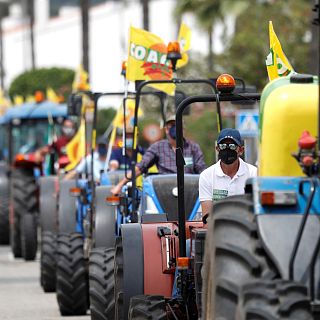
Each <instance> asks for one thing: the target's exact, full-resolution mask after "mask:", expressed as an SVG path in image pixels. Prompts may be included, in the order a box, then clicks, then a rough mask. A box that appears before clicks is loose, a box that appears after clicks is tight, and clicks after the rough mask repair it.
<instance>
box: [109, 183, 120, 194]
mask: <svg viewBox="0 0 320 320" xmlns="http://www.w3.org/2000/svg"><path fill="white" fill-rule="evenodd" d="M121 188H122V186H121V185H119V184H117V185H116V186H114V187H112V188H111V190H110V192H111V193H112V194H113V195H114V196H115V195H117V194H119V193H120V192H121Z"/></svg>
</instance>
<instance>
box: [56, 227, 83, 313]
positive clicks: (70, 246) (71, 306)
mask: <svg viewBox="0 0 320 320" xmlns="http://www.w3.org/2000/svg"><path fill="white" fill-rule="evenodd" d="M56 291H57V300H58V304H59V309H60V313H61V315H63V316H71V315H85V314H86V313H87V309H88V301H89V299H88V274H87V269H86V261H85V259H84V253H83V237H82V235H81V234H79V233H73V234H59V235H58V251H57V282H56Z"/></svg>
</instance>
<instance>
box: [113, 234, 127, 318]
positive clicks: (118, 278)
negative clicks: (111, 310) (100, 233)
mask: <svg viewBox="0 0 320 320" xmlns="http://www.w3.org/2000/svg"><path fill="white" fill-rule="evenodd" d="M114 297H115V319H116V320H125V319H127V316H126V315H125V314H124V304H123V298H124V297H123V248H122V240H121V237H118V238H117V239H116V251H115V259H114Z"/></svg>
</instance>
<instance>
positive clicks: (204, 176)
mask: <svg viewBox="0 0 320 320" xmlns="http://www.w3.org/2000/svg"><path fill="white" fill-rule="evenodd" d="M210 172H211V171H208V169H207V170H205V171H204V172H202V173H201V174H200V178H199V200H200V204H201V209H202V216H204V215H206V214H209V213H210V212H211V210H212V205H213V201H212V183H213V181H211V179H212V177H211V175H210Z"/></svg>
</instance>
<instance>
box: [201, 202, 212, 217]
mask: <svg viewBox="0 0 320 320" xmlns="http://www.w3.org/2000/svg"><path fill="white" fill-rule="evenodd" d="M200 204H201V210H202V216H205V215H206V214H209V213H210V212H211V210H212V206H213V203H212V200H206V201H201V202H200Z"/></svg>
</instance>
